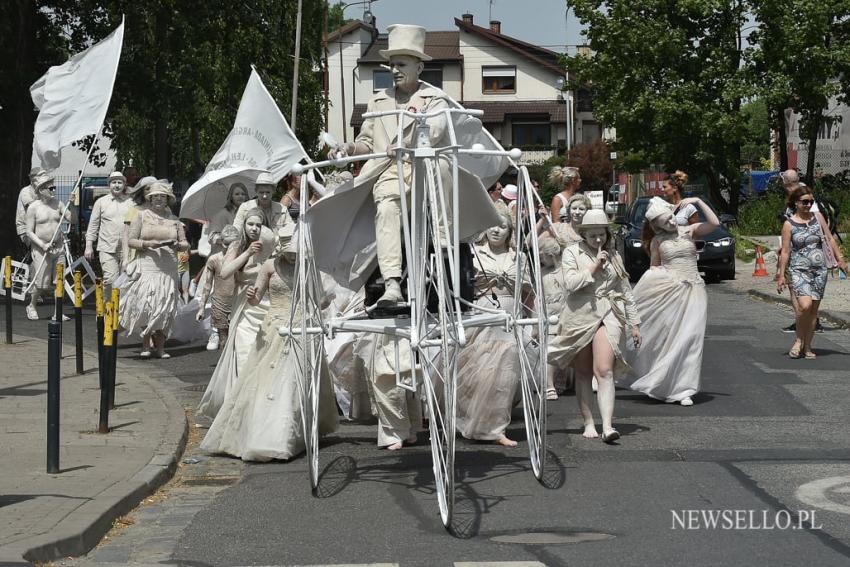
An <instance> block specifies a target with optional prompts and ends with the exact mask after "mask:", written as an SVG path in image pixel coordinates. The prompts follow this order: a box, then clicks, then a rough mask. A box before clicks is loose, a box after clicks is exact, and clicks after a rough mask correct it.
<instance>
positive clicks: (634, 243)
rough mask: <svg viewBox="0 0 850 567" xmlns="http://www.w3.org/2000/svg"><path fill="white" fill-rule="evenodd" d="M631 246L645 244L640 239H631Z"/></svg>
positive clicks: (636, 246) (638, 246)
mask: <svg viewBox="0 0 850 567" xmlns="http://www.w3.org/2000/svg"><path fill="white" fill-rule="evenodd" d="M629 246H631V247H632V248H640V247H641V246H643V242H641V241H640V240H634V239H630V240H629Z"/></svg>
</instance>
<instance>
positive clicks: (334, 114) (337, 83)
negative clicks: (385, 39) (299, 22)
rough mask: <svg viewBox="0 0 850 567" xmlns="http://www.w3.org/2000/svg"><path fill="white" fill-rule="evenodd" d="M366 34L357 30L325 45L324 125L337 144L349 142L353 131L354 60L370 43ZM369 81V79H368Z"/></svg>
mask: <svg viewBox="0 0 850 567" xmlns="http://www.w3.org/2000/svg"><path fill="white" fill-rule="evenodd" d="M371 39H372V38H371V36H370V34H369V32H367V31H366V30H363V29H357V30H354V31H352V32H351V33H348V34H346V35H345V36H343V37H342V38H341V43H340V42H339V41H334V42H331V43H329V44H328V98H329V102H328V107H329V108H328V124H327V131H328V132H329V133H330V134H331V135H332V136H333V137H335V138H336V139H337V140H339V141H340V142H342V141H344V140H347V141H349V142H350V141H353V139H354V129H353V128H352V127H351V113H352V110H353V109H354V101H355V100H356V97H357V96H358V94H359V93H358V92H357V85H356V84H355V83H356V81H355V79H354V73H353V72H352V70H353V69H355V68H356V67H357V60H358V59H359V58H360V57H361V56H362V55H363V51H365V50H366V48H367V47H368V46H369V42H370V41H371ZM340 47H341V48H342V73H341V74H340V60H339V59H340V56H339V52H340ZM370 79H371V77H370ZM343 82H344V91H345V116H344V117H343V115H342V110H343V109H342V106H343V105H342V102H341V101H342V92H343V85H342V83H343Z"/></svg>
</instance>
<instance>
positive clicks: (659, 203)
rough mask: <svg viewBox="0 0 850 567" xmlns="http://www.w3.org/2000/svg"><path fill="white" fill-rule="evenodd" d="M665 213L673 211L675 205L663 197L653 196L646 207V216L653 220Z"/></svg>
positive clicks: (648, 219)
mask: <svg viewBox="0 0 850 567" xmlns="http://www.w3.org/2000/svg"><path fill="white" fill-rule="evenodd" d="M665 213H671V214H672V213H673V205H671V204H670V203H668V202H667V201H665V200H664V199H662V198H661V197H653V198H652V199H650V200H649V206H648V207H647V208H646V213H645V214H644V218H645V219H646V220H647V221H649V222H652V221H654V220H655V219H657V218H658V217H660V216H661V215H663V214H665Z"/></svg>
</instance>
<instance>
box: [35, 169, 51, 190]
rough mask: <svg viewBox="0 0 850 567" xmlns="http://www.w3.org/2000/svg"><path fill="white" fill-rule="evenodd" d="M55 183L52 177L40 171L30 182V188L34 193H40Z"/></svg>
mask: <svg viewBox="0 0 850 567" xmlns="http://www.w3.org/2000/svg"><path fill="white" fill-rule="evenodd" d="M55 181H56V180H55V179H54V178H53V176H52V175H50V174H49V173H47V172H46V171H44V170H42V171H41V173H38V174H36V176H35V179H33V180H32V186H33V187H34V188H35V190H36V191H40V190H41V189H44V188H47V187H51V186H52V185H55V184H56V183H55Z"/></svg>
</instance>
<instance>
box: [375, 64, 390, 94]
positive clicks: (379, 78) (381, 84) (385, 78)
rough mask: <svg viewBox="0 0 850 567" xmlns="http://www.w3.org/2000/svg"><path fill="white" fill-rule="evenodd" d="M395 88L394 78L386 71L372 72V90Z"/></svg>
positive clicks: (377, 70) (376, 70)
mask: <svg viewBox="0 0 850 567" xmlns="http://www.w3.org/2000/svg"><path fill="white" fill-rule="evenodd" d="M391 86H393V76H392V74H391V73H390V72H389V71H387V70H386V69H375V70H374V71H372V90H373V91H380V90H383V89H388V88H390V87H391Z"/></svg>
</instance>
